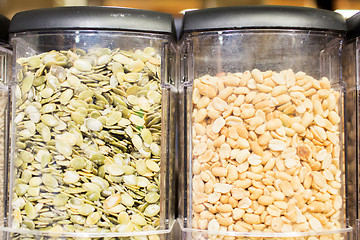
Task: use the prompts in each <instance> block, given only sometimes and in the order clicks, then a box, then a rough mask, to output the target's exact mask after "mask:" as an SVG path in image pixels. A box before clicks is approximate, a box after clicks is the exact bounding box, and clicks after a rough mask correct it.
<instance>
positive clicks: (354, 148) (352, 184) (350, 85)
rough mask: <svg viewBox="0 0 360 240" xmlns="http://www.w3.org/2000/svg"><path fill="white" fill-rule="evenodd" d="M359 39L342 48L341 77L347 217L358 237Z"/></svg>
mask: <svg viewBox="0 0 360 240" xmlns="http://www.w3.org/2000/svg"><path fill="white" fill-rule="evenodd" d="M358 41H359V40H358V39H357V38H356V39H352V40H348V42H347V43H346V44H345V46H344V50H343V78H344V81H345V83H346V109H345V114H346V123H345V136H346V141H347V145H346V151H345V153H346V157H347V158H346V159H347V164H348V177H347V182H348V201H349V206H351V207H349V211H348V213H349V219H350V224H351V225H352V226H353V227H354V232H355V233H356V236H357V238H358V232H359V222H358V219H359V200H358V198H359V185H358V178H359V177H358V176H359V157H358V151H359V140H358V136H359V134H358V132H359V128H358V125H359V120H358V114H359V113H358V111H359V110H358V109H359V106H358V104H359V103H358V101H359V97H358V94H359V93H358V85H359V84H358V78H359V77H358V76H359V75H358V74H359V69H358V68H359V66H358V56H357V55H358V49H359V42H358Z"/></svg>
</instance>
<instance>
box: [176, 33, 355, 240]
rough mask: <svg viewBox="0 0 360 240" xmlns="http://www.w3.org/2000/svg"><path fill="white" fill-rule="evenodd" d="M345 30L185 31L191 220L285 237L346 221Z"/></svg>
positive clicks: (187, 222)
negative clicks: (343, 63) (342, 57)
mask: <svg viewBox="0 0 360 240" xmlns="http://www.w3.org/2000/svg"><path fill="white" fill-rule="evenodd" d="M342 37H343V36H342V35H341V34H338V33H330V32H319V31H300V30H296V31H295V30H294V31H292V30H244V31H235V30H234V31H218V32H200V33H191V34H185V35H184V37H183V39H182V43H181V44H182V49H181V54H182V56H181V58H182V61H183V62H182V67H181V68H182V80H183V83H182V85H181V86H180V90H179V91H180V95H181V96H182V97H181V98H182V101H180V102H182V107H180V109H181V111H182V113H181V114H182V118H183V119H182V120H181V121H182V124H183V125H184V126H182V127H184V129H185V130H186V132H185V133H184V134H183V136H182V143H181V144H182V145H181V146H182V151H183V152H182V154H183V156H182V157H183V159H184V163H183V164H184V166H183V169H184V170H183V171H184V178H185V177H186V178H187V179H186V180H184V181H187V182H186V185H184V189H183V194H184V196H186V199H183V201H184V209H183V216H182V218H181V222H182V224H183V226H184V227H185V228H188V229H198V230H212V231H215V232H216V231H221V232H227V231H230V232H233V231H234V232H249V233H253V232H259V233H260V235H261V233H264V234H265V233H269V232H274V233H279V234H280V235H281V234H283V235H282V236H284V237H286V236H287V234H286V233H289V232H294V233H301V234H304V233H311V232H318V233H319V232H327V231H339V230H341V229H347V227H348V225H347V223H346V220H347V219H346V218H347V216H346V207H345V206H346V195H345V194H346V184H345V177H346V176H345V173H346V169H345V161H344V150H345V149H344V136H343V133H344V126H343V124H344V122H343V119H344V84H343V83H342V80H341V78H340V77H341V74H340V71H341V65H340V64H341V62H340V53H341V51H340V50H341V47H342ZM335 119H336V120H335ZM301 234H300V235H301ZM265 235H266V234H265Z"/></svg>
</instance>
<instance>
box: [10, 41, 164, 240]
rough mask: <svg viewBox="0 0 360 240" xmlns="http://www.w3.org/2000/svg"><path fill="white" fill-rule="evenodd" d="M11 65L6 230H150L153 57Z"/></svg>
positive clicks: (111, 55)
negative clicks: (11, 151) (12, 139)
mask: <svg viewBox="0 0 360 240" xmlns="http://www.w3.org/2000/svg"><path fill="white" fill-rule="evenodd" d="M17 63H18V64H20V65H21V69H20V70H19V71H18V72H17V77H16V78H17V79H16V80H17V84H16V86H15V90H14V92H15V98H16V103H15V104H16V106H15V109H16V110H15V111H16V112H15V116H14V120H13V123H14V124H15V125H16V126H17V127H16V135H15V137H16V146H15V154H14V155H15V156H14V160H13V161H14V162H13V164H14V165H15V171H14V176H15V181H14V185H13V190H14V191H13V192H14V193H13V198H12V201H11V203H12V226H13V227H15V228H24V229H30V230H43V231H51V232H94V233H99V232H132V231H144V230H156V229H158V227H159V223H160V214H159V213H160V189H159V180H160V179H159V176H160V155H161V145H160V140H161V99H162V94H161V82H160V79H161V77H160V71H161V61H160V56H159V54H157V53H156V51H155V49H154V48H152V47H147V48H145V49H144V50H132V51H124V50H121V49H114V50H110V49H108V48H97V49H90V50H88V51H84V50H82V49H71V50H67V51H55V50H54V51H50V52H44V53H41V54H38V55H35V56H31V57H27V58H19V59H18V60H17ZM149 239H150V238H149ZM151 239H157V237H155V238H151Z"/></svg>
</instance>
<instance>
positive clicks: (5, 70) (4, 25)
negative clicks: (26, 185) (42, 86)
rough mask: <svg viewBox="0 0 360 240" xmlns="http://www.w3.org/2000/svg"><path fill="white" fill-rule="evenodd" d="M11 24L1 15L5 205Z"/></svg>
mask: <svg viewBox="0 0 360 240" xmlns="http://www.w3.org/2000/svg"><path fill="white" fill-rule="evenodd" d="M9 24H10V20H9V19H7V18H6V17H4V16H2V15H0V105H1V108H0V129H1V130H0V172H1V174H2V176H3V177H2V178H1V179H0V186H1V188H0V202H1V203H3V204H4V201H5V198H6V195H4V194H5V193H6V192H7V191H6V189H7V187H8V185H7V184H8V182H7V181H5V179H6V178H7V176H8V171H7V170H8V169H7V164H6V162H7V161H8V154H9V151H8V149H9V148H8V147H9V145H8V136H9V135H8V132H9V117H10V115H9V100H10V99H9V86H8V82H9V78H10V77H11V60H12V50H11V48H10V45H9ZM4 209H5V208H4V205H2V208H1V209H0V216H1V218H2V219H3V218H4V216H5V212H4Z"/></svg>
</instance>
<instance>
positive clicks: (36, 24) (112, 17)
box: [9, 6, 173, 34]
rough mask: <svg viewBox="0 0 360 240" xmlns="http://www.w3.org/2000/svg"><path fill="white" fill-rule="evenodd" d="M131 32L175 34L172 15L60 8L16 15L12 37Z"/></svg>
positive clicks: (118, 10) (107, 8)
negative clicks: (31, 33)
mask: <svg viewBox="0 0 360 240" xmlns="http://www.w3.org/2000/svg"><path fill="white" fill-rule="evenodd" d="M73 29H91V30H130V31H141V32H152V33H165V34H173V18H172V16H171V15H170V14H167V13H159V12H153V11H147V10H139V9H131V8H117V7H94V6H82V7H56V8H44V9H35V10H30V11H25V12H20V13H17V14H15V16H14V17H13V19H12V20H11V23H10V30H9V31H10V33H16V32H24V31H38V30H73Z"/></svg>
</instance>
